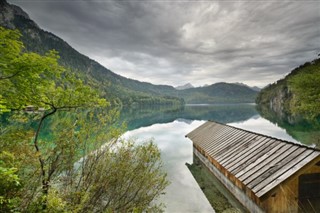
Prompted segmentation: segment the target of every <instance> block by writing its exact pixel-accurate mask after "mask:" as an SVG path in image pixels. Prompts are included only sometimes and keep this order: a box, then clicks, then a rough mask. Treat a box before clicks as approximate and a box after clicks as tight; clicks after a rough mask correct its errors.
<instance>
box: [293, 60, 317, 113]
mask: <svg viewBox="0 0 320 213" xmlns="http://www.w3.org/2000/svg"><path fill="white" fill-rule="evenodd" d="M319 85H320V62H318V63H316V62H315V63H313V64H310V66H308V68H307V69H305V71H304V72H303V73H299V74H297V75H294V76H293V77H292V78H291V79H289V87H290V88H291V89H292V92H293V94H294V96H293V100H292V103H291V104H292V110H293V112H294V113H300V114H304V115H306V116H307V117H309V118H311V119H315V118H316V117H318V116H320V86H319Z"/></svg>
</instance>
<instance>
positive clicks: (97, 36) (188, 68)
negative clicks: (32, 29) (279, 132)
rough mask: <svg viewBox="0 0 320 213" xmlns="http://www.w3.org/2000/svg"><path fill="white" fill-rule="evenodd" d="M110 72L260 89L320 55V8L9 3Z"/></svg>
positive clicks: (264, 0)
mask: <svg viewBox="0 0 320 213" xmlns="http://www.w3.org/2000/svg"><path fill="white" fill-rule="evenodd" d="M9 2H10V3H14V4H16V5H18V6H20V7H22V8H23V9H24V10H25V11H26V12H27V13H28V14H29V16H30V17H31V19H33V20H34V21H35V22H36V23H37V24H38V25H39V26H40V27H41V28H43V29H45V30H47V31H50V32H52V33H54V34H56V35H57V36H59V37H61V38H62V39H64V40H65V41H67V42H68V43H69V44H70V45H71V46H72V47H74V48H75V49H76V50H78V51H79V52H81V53H83V54H85V55H87V56H89V57H90V58H92V59H94V60H96V61H98V62H99V63H101V64H102V65H104V66H105V67H107V68H109V69H111V70H112V71H114V72H115V73H118V74H120V75H122V76H126V77H129V78H133V79H137V80H140V81H147V82H151V83H154V84H169V85H173V86H178V85H182V84H185V83H189V82H190V83H192V84H193V85H195V86H201V85H204V84H212V83H216V82H221V81H223V82H243V83H246V84H248V85H251V86H260V87H261V86H265V85H266V84H268V83H272V82H274V81H276V80H278V79H280V78H282V77H284V76H285V75H286V74H287V73H288V72H289V71H291V70H292V69H293V68H295V67H296V66H298V65H300V64H303V63H304V62H306V61H310V60H312V59H315V58H316V57H317V55H318V53H320V1H319V0H314V1H313V0H312V1H310V0H309V1H303V0H295V1H285V0H280V1H276V0H273V1H268V0H260V1H254V0H246V1H244V0H239V1H228V0H227V1H169V0H159V1H155V0H151V1H146V0H133V1H132V0H130V1H121V0H120V1H119V0H117V1H116V0H115V1H107V0H105V1H103V0H100V1H99V0H65V1H63V0H38V1H37V0H20V1H18V0H9Z"/></svg>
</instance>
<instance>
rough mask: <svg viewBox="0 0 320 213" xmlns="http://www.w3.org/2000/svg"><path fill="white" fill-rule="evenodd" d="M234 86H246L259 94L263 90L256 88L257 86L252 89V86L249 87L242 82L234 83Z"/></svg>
mask: <svg viewBox="0 0 320 213" xmlns="http://www.w3.org/2000/svg"><path fill="white" fill-rule="evenodd" d="M233 84H236V85H240V86H245V87H248V88H250V89H252V90H254V91H257V92H259V91H260V90H261V88H260V87H256V86H253V87H251V86H248V85H247V84H244V83H241V82H236V83H233Z"/></svg>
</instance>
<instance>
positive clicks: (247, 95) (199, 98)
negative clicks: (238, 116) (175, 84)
mask: <svg viewBox="0 0 320 213" xmlns="http://www.w3.org/2000/svg"><path fill="white" fill-rule="evenodd" d="M257 93H258V92H257V91H254V90H252V89H250V88H248V87H247V86H243V85H237V84H228V83H216V84H212V85H210V86H206V87H197V88H190V89H186V90H182V91H180V97H182V98H184V100H185V101H186V103H190V104H199V103H209V104H213V103H253V102H254V99H255V97H256V95H257Z"/></svg>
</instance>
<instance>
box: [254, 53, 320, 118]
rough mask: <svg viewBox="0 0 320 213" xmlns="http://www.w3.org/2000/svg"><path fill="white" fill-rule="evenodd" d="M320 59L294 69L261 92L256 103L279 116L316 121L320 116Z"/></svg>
mask: <svg viewBox="0 0 320 213" xmlns="http://www.w3.org/2000/svg"><path fill="white" fill-rule="evenodd" d="M319 84H320V59H316V60H314V61H312V62H307V63H305V64H304V65H301V66H300V67H298V68H296V69H294V70H293V71H292V72H291V73H290V74H288V75H287V76H286V77H285V78H284V79H281V80H279V81H277V82H276V83H274V84H271V85H269V86H268V87H266V88H264V89H263V90H261V92H260V93H259V95H258V97H257V99H256V102H257V103H258V104H259V105H263V106H269V107H271V108H272V109H273V110H276V111H282V112H277V113H278V114H289V115H295V116H303V117H305V118H307V119H310V120H315V119H317V117H319V115H320V110H319V109H320V105H319V103H320V101H319V100H320V96H319V94H320V90H319Z"/></svg>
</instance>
